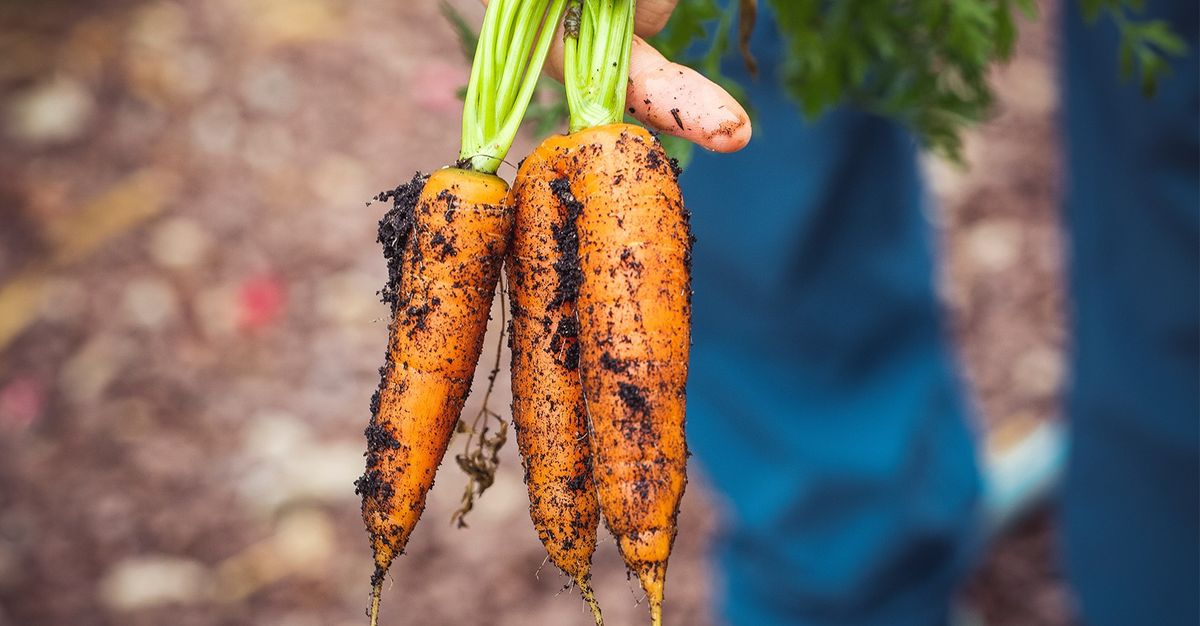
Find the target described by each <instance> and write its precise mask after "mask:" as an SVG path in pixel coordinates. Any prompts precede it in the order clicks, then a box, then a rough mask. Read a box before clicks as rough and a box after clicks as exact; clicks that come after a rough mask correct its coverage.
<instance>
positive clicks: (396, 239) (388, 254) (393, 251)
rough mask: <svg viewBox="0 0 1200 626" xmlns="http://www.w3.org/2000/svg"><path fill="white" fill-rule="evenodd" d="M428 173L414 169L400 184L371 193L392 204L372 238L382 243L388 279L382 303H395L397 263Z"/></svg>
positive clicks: (409, 233)
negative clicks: (377, 192) (375, 237)
mask: <svg viewBox="0 0 1200 626" xmlns="http://www.w3.org/2000/svg"><path fill="white" fill-rule="evenodd" d="M427 180H429V176H428V175H425V174H422V173H420V172H416V173H414V174H413V177H412V179H411V180H409V181H408V182H407V183H401V184H399V185H397V186H396V188H395V189H390V190H388V191H381V192H379V194H378V195H376V196H375V200H377V201H379V202H387V201H389V200H390V201H391V203H392V207H391V208H390V209H388V210H387V212H386V213H384V215H383V217H382V218H380V220H379V235H378V237H377V239H376V241H377V242H378V243H379V244H380V245H382V246H383V256H384V258H385V259H387V270H388V279H387V284H385V285H384V286H383V289H381V290H379V297H380V299H381V300H383V302H384V303H385V304H389V305H391V306H392V309H393V311H395V308H396V306H397V297H398V296H397V293H396V290H397V288H398V287H399V285H400V266H401V265H402V264H403V262H404V250H405V248H407V246H408V240H409V235H411V234H412V230H413V227H414V225H415V217H414V215H415V213H416V208H417V200H418V199H420V197H421V190H422V189H424V188H425V181H427Z"/></svg>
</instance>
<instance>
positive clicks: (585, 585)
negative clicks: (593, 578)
mask: <svg viewBox="0 0 1200 626" xmlns="http://www.w3.org/2000/svg"><path fill="white" fill-rule="evenodd" d="M575 584H576V585H579V595H581V596H583V601H584V602H586V603H587V605H588V608H589V609H591V610H592V617H594V618H595V619H596V626H604V616H603V615H601V614H600V603H599V602H598V601H597V600H596V592H595V591H593V590H592V585H591V583H589V582H588V579H587V577H585V576H580V577H579V578H576V579H575Z"/></svg>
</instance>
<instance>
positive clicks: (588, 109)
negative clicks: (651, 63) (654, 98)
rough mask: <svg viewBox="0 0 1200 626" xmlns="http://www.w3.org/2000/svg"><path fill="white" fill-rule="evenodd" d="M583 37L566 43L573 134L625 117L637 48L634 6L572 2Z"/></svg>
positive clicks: (612, 0) (572, 36)
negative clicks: (633, 54)
mask: <svg viewBox="0 0 1200 626" xmlns="http://www.w3.org/2000/svg"><path fill="white" fill-rule="evenodd" d="M571 1H572V2H573V3H576V5H577V6H576V7H573V8H572V9H571V10H573V11H575V10H578V11H579V12H580V22H579V29H578V32H568V33H567V36H566V39H565V40H564V42H563V84H564V85H565V86H566V92H567V106H568V107H569V108H570V110H571V132H577V131H580V130H583V129H585V128H591V127H593V126H602V125H604V124H615V123H617V122H620V121H621V120H622V119H624V117H625V91H626V81H627V80H628V77H629V56H630V50H631V47H632V45H633V17H634V10H635V6H634V4H635V3H634V0H571Z"/></svg>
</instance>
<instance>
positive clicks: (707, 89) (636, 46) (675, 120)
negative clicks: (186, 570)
mask: <svg viewBox="0 0 1200 626" xmlns="http://www.w3.org/2000/svg"><path fill="white" fill-rule="evenodd" d="M626 103H627V104H626V106H627V107H628V110H629V114H630V115H632V116H633V117H635V118H637V119H638V120H640V121H642V122H643V123H645V124H647V125H648V126H652V127H654V128H655V129H657V130H659V131H662V132H664V133H667V134H669V135H675V136H677V137H682V138H684V139H686V140H688V141H690V142H692V143H694V144H696V145H698V146H700V147H702V148H707V149H709V150H712V151H714V152H736V151H738V150H741V149H742V148H744V147H746V144H747V143H749V142H750V136H751V132H752V129H751V125H750V116H749V115H747V114H746V110H745V109H744V108H742V105H740V104H738V101H737V100H736V99H735V98H734V97H733V96H731V95H729V93H728V92H726V91H725V90H724V89H722V88H721V87H720V86H719V85H717V84H716V83H714V82H712V81H711V80H709V79H707V78H705V77H704V76H703V75H702V74H700V73H699V72H697V71H695V70H693V69H691V68H690V67H687V66H684V65H679V64H678V63H672V62H671V61H669V60H667V59H666V57H664V56H663V55H662V54H661V53H659V51H658V50H655V49H654V47H653V46H651V45H650V44H648V43H646V42H645V41H642V40H641V39H640V38H637V37H635V38H634V40H633V54H632V56H631V58H630V62H629V92H628V95H627V96H626Z"/></svg>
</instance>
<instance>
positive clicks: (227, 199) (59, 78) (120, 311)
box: [0, 0, 1072, 626]
mask: <svg viewBox="0 0 1200 626" xmlns="http://www.w3.org/2000/svg"><path fill="white" fill-rule="evenodd" d="M451 2H452V3H453V4H454V5H455V6H456V7H458V8H459V9H460V10H462V11H464V12H465V13H466V15H467V17H468V19H469V20H472V21H473V23H478V20H479V19H480V18H481V16H482V10H481V9H480V8H479V3H478V2H475V1H474V0H451ZM269 4H270V6H271V10H270V11H252V10H246V6H244V5H248V3H241V2H236V1H228V0H227V1H217V2H213V1H207V0H156V1H153V2H151V1H143V0H96V1H94V2H15V3H14V2H8V3H3V2H0V15H3V19H0V41H4V42H6V43H5V44H4V46H3V47H4V50H5V53H4V61H3V62H2V63H0V66H3V69H2V71H0V74H2V75H3V76H2V77H0V108H3V109H4V122H5V123H4V140H3V141H0V206H2V207H4V209H0V213H4V216H3V219H4V226H0V293H2V294H3V297H0V302H2V303H3V304H0V318H2V319H3V320H4V321H5V322H6V324H9V325H10V326H8V327H9V328H15V329H16V330H15V331H13V332H14V333H15V334H13V336H12V338H11V339H10V340H8V341H7V342H6V343H3V344H2V345H0V624H73V623H119V624H129V625H131V626H141V625H147V626H148V625H152V624H175V623H178V624H195V625H197V626H200V625H208V624H214V625H215V624H313V623H315V624H355V623H364V620H362V612H363V605H364V601H365V600H366V593H365V590H364V588H363V585H362V581H364V580H366V579H367V578H368V577H369V576H370V575H371V573H372V570H373V565H372V564H371V559H370V550H369V549H368V547H367V546H366V545H365V542H364V541H363V527H362V524H363V522H362V516H361V513H360V510H359V504H360V501H359V498H357V497H355V495H354V493H353V487H352V486H351V485H352V483H353V482H354V480H355V479H356V478H357V477H359V476H360V475H361V474H362V473H363V426H364V423H363V422H364V420H363V419H362V417H363V412H364V410H365V409H366V408H367V407H366V406H365V405H366V404H367V402H366V400H367V399H368V398H369V397H370V395H371V393H372V391H373V390H374V389H375V388H376V387H377V385H378V380H379V376H380V373H379V371H378V368H379V365H380V363H381V360H380V356H381V354H380V352H381V351H382V348H383V346H384V345H385V342H386V341H387V324H388V319H389V316H390V310H389V309H390V306H391V303H388V304H387V305H386V306H385V305H381V304H379V302H378V298H377V297H376V290H377V289H378V288H379V286H380V285H382V284H384V283H385V282H388V276H387V271H386V267H385V264H384V263H382V262H381V260H380V248H379V246H378V245H377V244H375V243H373V242H374V240H375V238H376V235H377V232H376V231H377V228H376V223H377V221H378V220H379V213H381V212H382V211H381V210H380V207H381V206H382V205H376V206H374V207H363V204H362V202H361V201H360V200H362V199H365V198H367V197H370V196H371V194H372V193H373V192H375V191H377V190H379V189H380V188H382V187H383V186H385V185H388V184H390V183H391V182H392V181H394V180H396V178H397V175H398V174H408V173H411V172H413V171H414V170H418V169H419V170H424V171H428V170H429V169H430V168H434V167H440V166H441V165H444V163H443V161H444V158H445V156H446V155H447V153H448V151H450V150H453V149H454V147H455V146H453V145H451V144H449V143H448V142H452V141H453V139H451V138H453V137H457V135H458V133H459V127H460V125H461V117H460V116H461V112H462V104H461V102H460V101H459V100H457V98H456V97H455V91H456V90H457V89H458V88H459V87H460V86H461V85H463V84H465V83H466V80H467V75H468V71H469V68H468V67H467V65H466V64H465V63H464V62H463V61H462V60H461V59H462V55H461V52H460V51H459V49H458V45H457V41H456V39H455V34H454V32H453V30H452V29H451V28H450V27H449V26H448V25H447V24H446V22H445V20H444V18H443V17H442V16H441V15H440V13H439V11H438V3H436V2H410V3H403V2H401V3H398V2H394V1H388V0H358V1H356V2H336V1H333V0H305V1H304V2H271V3H269ZM1039 12H1040V14H1041V16H1042V17H1041V18H1040V19H1041V21H1040V23H1039V24H1035V25H1033V26H1029V25H1027V24H1022V28H1023V35H1022V40H1021V42H1020V44H1019V46H1018V49H1017V50H1016V54H1015V57H1014V59H1013V60H1012V62H1011V63H1010V64H1009V65H1008V67H1006V68H1001V69H1000V70H998V71H997V72H996V76H995V78H996V79H997V80H996V85H997V87H998V89H999V91H998V102H997V106H996V116H995V117H994V118H993V120H992V121H990V122H989V123H988V124H987V125H986V126H985V127H984V128H982V129H981V130H980V131H979V132H978V133H974V134H972V135H971V137H970V138H969V139H968V142H967V153H968V158H969V159H970V160H971V166H972V167H971V169H970V170H969V171H967V172H965V173H955V172H953V170H952V169H950V168H941V167H935V168H934V172H933V176H932V177H931V181H932V183H933V184H932V189H933V191H934V193H936V195H937V197H938V203H937V204H938V207H939V208H938V209H937V210H936V211H935V212H933V213H932V214H931V216H932V217H934V218H936V219H935V220H934V222H935V225H936V228H937V229H938V232H939V235H940V239H941V243H942V249H943V252H944V254H943V255H942V256H941V257H940V259H939V261H940V271H941V276H942V287H943V288H942V290H941V292H940V293H942V294H944V297H945V301H946V305H947V307H948V309H949V311H950V312H951V319H952V321H953V327H952V331H953V336H954V338H955V340H956V345H957V346H958V349H959V351H960V354H961V355H962V357H963V358H962V362H963V363H964V364H965V365H966V374H967V377H966V378H967V383H968V384H969V385H970V388H971V389H972V390H973V392H974V393H975V399H976V400H977V406H978V407H979V408H980V412H981V414H982V415H981V420H980V428H981V429H986V428H990V427H991V426H993V425H995V424H1001V423H1006V422H1011V421H1014V420H1026V419H1028V420H1048V419H1055V416H1056V415H1057V414H1058V413H1059V406H1058V402H1057V394H1058V389H1059V385H1060V381H1061V380H1062V378H1063V376H1064V372H1063V371H1062V366H1061V360H1060V356H1061V349H1062V345H1063V342H1064V340H1065V337H1066V331H1065V328H1064V325H1063V323H1062V317H1061V311H1062V296H1061V274H1062V272H1061V264H1060V261H1059V259H1060V257H1061V244H1060V238H1059V235H1058V233H1059V228H1058V222H1057V219H1058V209H1057V193H1058V192H1057V187H1056V184H1055V183H1054V180H1055V178H1056V177H1057V175H1058V173H1059V169H1058V167H1057V163H1058V161H1057V158H1058V157H1057V153H1056V146H1055V125H1054V118H1055V116H1056V109H1057V100H1056V97H1055V95H1054V71H1053V68H1054V55H1055V51H1054V45H1053V38H1052V37H1051V36H1050V35H1049V33H1048V32H1047V26H1048V25H1052V24H1054V23H1055V13H1056V7H1055V6H1054V5H1051V4H1047V3H1043V4H1042V6H1041V7H1040V9H1039ZM314 16H320V18H321V19H313V18H314ZM1050 30H1052V29H1050ZM767 78H768V77H766V76H764V77H763V78H762V79H761V80H767ZM631 105H634V106H636V107H637V108H638V110H639V111H642V110H644V109H645V108H646V106H649V105H650V103H644V102H642V101H641V100H640V99H639V100H637V101H636V102H634V103H631ZM653 106H656V107H657V106H666V107H667V108H668V109H669V108H670V107H671V106H673V105H671V104H670V103H669V102H662V103H658V102H656V103H653ZM31 112H52V113H53V115H52V116H50V117H46V116H42V115H30V113H31ZM47 120H50V121H52V122H53V123H52V124H48V123H47ZM684 121H685V122H686V119H685V120H684ZM536 144H537V139H536V138H533V137H531V136H529V135H525V136H523V137H522V138H520V139H519V140H518V145H517V146H515V147H514V149H513V150H512V152H511V154H512V155H514V157H515V156H518V155H525V154H527V153H528V152H529V151H530V149H531V148H532V147H533V146H534V145H536ZM729 158H731V159H733V158H736V157H729ZM514 160H515V159H514ZM503 172H507V173H509V174H510V173H511V171H510V170H508V169H505V170H503V171H502V173H503ZM5 211H7V212H5ZM89 211H92V212H93V213H90V214H91V215H103V216H105V217H106V219H107V218H112V219H113V221H111V222H110V221H104V222H103V223H104V224H108V225H110V226H111V228H112V230H111V231H109V232H108V234H106V235H103V236H102V233H100V232H99V231H95V230H87V231H85V230H84V229H69V228H67V229H64V228H63V225H64V224H67V223H71V221H72V220H79V219H84V218H85V217H87V216H88V215H89ZM118 217H119V218H120V219H121V220H123V221H118V220H116V218H118ZM448 217H449V219H454V217H455V216H454V212H453V211H451V212H450V215H449V216H448ZM63 220H67V221H63ZM85 232H86V234H87V235H88V236H87V237H82V238H77V237H76V235H82V234H84V233H85ZM459 243H460V244H461V243H462V242H459ZM68 244H69V247H66V248H64V247H63V246H64V245H68ZM63 251H67V252H72V253H73V254H76V255H81V256H76V257H74V258H75V260H74V261H71V262H69V263H67V264H65V265H59V266H54V265H48V264H47V261H48V260H49V259H53V258H55V256H56V255H57V254H58V253H60V252H63ZM68 256H70V255H66V254H64V255H62V256H59V257H58V258H59V259H64V258H67V257H68ZM31 289H32V290H31ZM30 294H33V295H30ZM38 294H40V295H38ZM12 295H19V296H21V297H18V298H16V304H17V306H14V308H11V309H10V308H7V307H9V306H12V305H11V304H10V303H12V302H14V301H13V300H9V299H8V298H9V297H11V296H12ZM379 295H380V296H382V295H384V294H382V293H380V294H379ZM532 314H533V315H534V316H535V318H536V317H539V316H540V315H541V314H542V312H541V311H534V312H532ZM499 320H500V316H499V314H498V312H497V314H496V315H495V321H493V328H492V331H493V332H496V331H498V328H497V327H498V325H499V323H500V322H499ZM555 329H556V325H555V324H554V323H553V322H552V323H551V326H550V328H549V332H554V331H555ZM489 345H490V344H489ZM479 369H480V371H478V372H477V373H476V376H475V380H474V388H475V389H476V390H477V392H482V390H483V389H484V388H485V384H486V376H487V373H488V372H487V371H486V370H487V368H486V367H481V368H479ZM507 377H508V374H507V368H504V369H503V370H502V371H501V374H500V379H499V380H498V381H497V388H496V392H497V394H496V396H495V397H494V400H495V402H496V403H497V404H498V405H501V406H502V405H504V404H505V403H507V401H508V397H507V393H508V392H507V389H508V384H507ZM479 397H480V394H479V393H477V394H476V396H475V397H474V398H473V399H472V400H469V401H468V404H467V408H466V409H465V411H464V413H465V414H468V415H471V414H473V412H474V411H476V410H478V408H479ZM501 457H502V458H501V465H500V469H499V471H498V473H497V475H496V482H495V485H494V486H493V487H492V491H491V492H489V493H488V494H486V495H485V496H484V497H483V498H482V499H481V500H480V502H479V504H478V505H477V507H476V511H475V513H474V515H477V516H478V517H477V518H475V522H474V523H473V524H472V528H471V529H470V530H469V531H459V530H457V529H455V528H454V527H453V526H452V525H451V524H449V523H447V521H446V520H447V519H448V517H449V516H450V514H451V512H453V511H454V510H455V509H456V508H458V507H459V505H460V494H461V487H462V482H461V481H462V478H461V476H460V475H459V474H458V470H457V468H456V467H454V466H453V461H452V460H450V459H448V461H449V464H448V465H447V466H445V467H443V468H442V470H441V471H442V472H443V473H444V476H445V478H443V479H442V480H439V481H438V482H439V484H438V486H437V487H435V488H434V489H433V491H432V492H431V493H430V496H429V501H428V510H427V512H426V514H425V519H424V521H423V522H422V523H421V525H419V527H418V529H417V531H416V533H415V535H414V537H413V540H412V541H411V542H410V543H409V545H408V547H407V551H408V553H409V558H407V559H404V560H403V565H402V566H397V567H393V568H392V571H391V572H390V574H389V576H388V578H389V580H388V581H386V583H385V593H386V594H388V597H387V598H385V601H384V606H383V613H384V615H383V620H382V623H387V624H393V623H405V620H406V619H412V616H415V615H419V616H422V618H423V619H424V620H425V621H426V622H428V623H439V624H469V623H478V622H480V621H481V620H484V621H486V620H493V621H495V622H496V623H497V624H498V625H499V626H508V625H515V624H587V623H590V621H591V620H590V617H588V616H587V615H586V613H584V612H581V611H580V608H579V606H580V603H579V600H578V598H577V597H574V596H573V595H571V594H561V595H559V594H558V591H559V589H560V587H561V586H562V584H563V582H564V579H563V578H562V577H560V576H558V575H557V574H555V573H553V571H552V569H553V568H547V567H543V566H542V563H543V560H544V559H545V556H546V553H545V549H544V548H543V547H542V545H541V543H540V542H539V541H538V538H537V535H536V533H534V532H533V530H532V528H531V524H530V521H529V514H528V509H527V506H526V505H527V499H526V491H525V486H524V485H523V484H522V482H521V463H520V459H519V458H518V456H517V451H516V446H507V447H506V449H505V450H504V451H503V452H502V454H501ZM696 476H697V477H699V473H697V474H696ZM695 483H696V485H697V488H690V489H689V490H688V495H687V497H686V498H685V502H684V504H683V508H682V514H681V518H680V522H679V523H680V533H679V537H678V541H677V542H676V544H675V548H674V550H673V552H672V557H671V573H670V578H671V582H670V583H669V585H668V588H669V590H668V597H667V602H668V604H669V609H668V614H669V618H668V619H669V620H670V621H672V622H673V623H678V624H689V625H695V626H709V625H711V624H713V623H716V622H717V621H718V620H717V619H716V618H715V617H714V616H713V598H716V597H719V595H720V589H719V587H718V586H717V585H716V583H715V582H714V577H715V576H716V567H717V564H716V562H715V561H713V560H712V559H711V558H710V557H709V554H710V550H711V546H712V541H713V539H714V537H715V536H717V535H718V529H719V523H720V522H719V511H720V509H719V501H718V500H716V499H715V498H714V497H713V496H712V495H711V490H710V489H708V488H706V487H705V486H704V484H703V481H702V480H700V481H695ZM131 486H133V487H134V488H131ZM1055 527H1056V521H1055V520H1054V518H1053V517H1045V518H1043V519H1042V520H1041V521H1039V522H1038V523H1035V524H1032V525H1026V526H1022V527H1021V528H1019V529H1018V530H1017V532H1016V533H1015V534H1014V535H1013V536H1012V537H1009V538H1006V539H1004V540H1002V541H1001V542H1000V543H999V544H997V545H996V546H994V547H993V548H991V549H990V550H989V555H988V557H987V559H986V560H985V562H984V564H983V568H982V571H981V572H980V573H978V574H977V575H976V576H974V578H973V582H972V583H971V584H970V585H969V586H968V589H969V590H968V593H967V596H968V600H969V601H970V603H971V604H974V605H975V606H977V607H979V608H980V609H981V610H982V613H983V614H984V617H986V622H985V623H987V624H988V625H989V626H1066V625H1068V624H1071V623H1072V618H1071V602H1070V594H1069V593H1068V590H1067V587H1066V586H1065V585H1064V583H1063V581H1062V572H1061V569H1060V568H1059V567H1058V566H1057V565H1056V551H1055V547H1054V542H1053V540H1052V538H1053V534H1054V529H1055ZM264 542H270V544H275V543H276V542H281V543H282V544H283V545H293V546H296V545H299V546H302V547H303V554H302V555H301V554H300V553H296V554H295V555H294V556H297V557H301V556H302V557H303V558H294V559H293V558H289V559H279V558H277V556H275V555H274V554H267V555H265V556H264V551H263V550H262V546H263V545H267V544H265V543H264ZM600 542H601V543H600V547H599V549H598V550H597V552H596V558H595V576H594V579H593V581H594V583H595V585H596V591H597V594H598V595H599V597H600V598H601V600H602V601H603V602H604V603H605V604H604V608H605V612H606V617H608V621H609V622H610V623H612V624H634V623H644V622H645V620H644V611H645V607H644V605H635V603H634V599H633V598H632V597H631V595H630V588H631V585H630V584H627V583H626V581H625V580H624V577H622V576H621V572H622V571H623V570H624V564H623V563H622V562H621V560H620V559H619V557H617V555H616V554H615V552H616V550H614V549H613V546H614V543H613V541H612V539H611V538H610V537H605V536H603V535H602V536H601V538H600ZM65 562H69V563H70V564H71V566H70V567H69V568H64V567H63V565H62V564H63V563H65ZM539 568H540V570H539ZM539 571H540V575H539ZM264 572H272V573H274V574H278V577H277V578H270V579H265V578H264V577H262V576H258V574H260V573H264ZM166 582H169V583H170V585H169V588H168V586H167V585H166V584H165V583H166ZM164 589H167V591H162V590H164ZM462 589H471V590H472V592H471V593H466V594H463V593H459V591H460V590H462ZM154 590H159V592H158V593H146V592H153V591H154ZM214 590H216V591H218V592H220V593H214ZM226 591H232V592H234V593H231V594H228V595H223V594H225V592H226ZM401 598H402V599H401ZM389 600H391V601H390V602H389Z"/></svg>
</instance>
